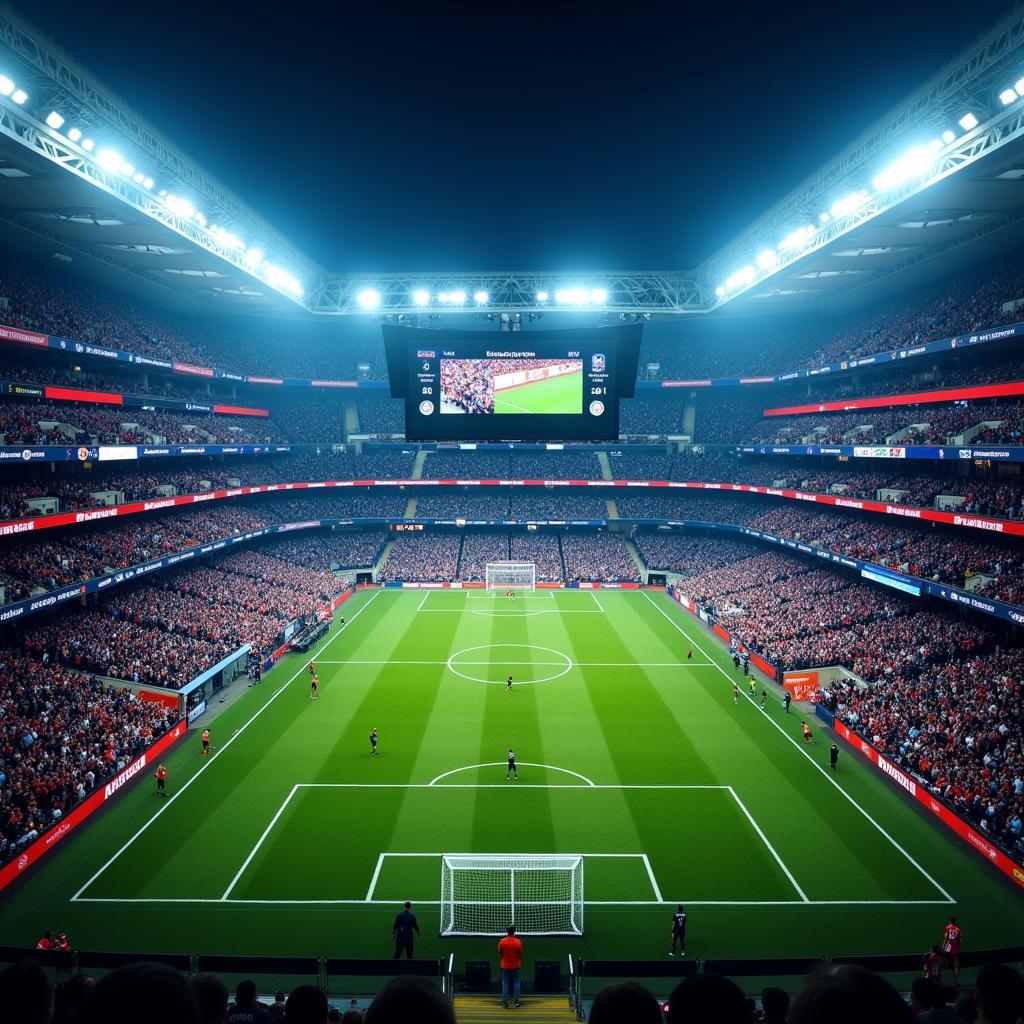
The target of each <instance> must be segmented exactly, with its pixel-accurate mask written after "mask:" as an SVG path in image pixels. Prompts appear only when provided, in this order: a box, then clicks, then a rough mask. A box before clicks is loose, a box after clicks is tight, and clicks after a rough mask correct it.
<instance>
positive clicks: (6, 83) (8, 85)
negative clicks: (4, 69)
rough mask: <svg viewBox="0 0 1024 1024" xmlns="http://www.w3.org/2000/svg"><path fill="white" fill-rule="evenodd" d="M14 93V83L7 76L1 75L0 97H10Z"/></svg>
mask: <svg viewBox="0 0 1024 1024" xmlns="http://www.w3.org/2000/svg"><path fill="white" fill-rule="evenodd" d="M12 92H14V83H13V82H12V81H11V80H10V79H9V78H8V77H7V76H6V75H0V96H10V95H11V93H12Z"/></svg>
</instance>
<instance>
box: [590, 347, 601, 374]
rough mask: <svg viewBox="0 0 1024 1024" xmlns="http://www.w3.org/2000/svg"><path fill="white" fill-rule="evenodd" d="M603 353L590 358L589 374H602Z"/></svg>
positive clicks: (596, 353) (597, 353)
mask: <svg viewBox="0 0 1024 1024" xmlns="http://www.w3.org/2000/svg"><path fill="white" fill-rule="evenodd" d="M604 367H605V362H604V353H602V352H595V353H594V354H593V355H592V356H591V357H590V372H591V373H604Z"/></svg>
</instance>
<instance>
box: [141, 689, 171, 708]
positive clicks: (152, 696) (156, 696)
mask: <svg viewBox="0 0 1024 1024" xmlns="http://www.w3.org/2000/svg"><path fill="white" fill-rule="evenodd" d="M135 696H136V697H138V698H139V700H144V701H146V702H147V703H148V704H162V705H163V706H164V707H165V708H170V709H171V710H172V711H177V710H178V705H179V704H180V703H181V697H180V696H178V694H177V693H174V692H168V691H167V690H136V691H135Z"/></svg>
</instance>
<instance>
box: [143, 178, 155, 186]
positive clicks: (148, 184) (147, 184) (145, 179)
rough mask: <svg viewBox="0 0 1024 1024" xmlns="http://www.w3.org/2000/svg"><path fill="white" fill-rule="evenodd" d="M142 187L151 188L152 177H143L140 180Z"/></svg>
mask: <svg viewBox="0 0 1024 1024" xmlns="http://www.w3.org/2000/svg"><path fill="white" fill-rule="evenodd" d="M142 187H143V188H152V187H153V179H152V178H144V179H143V181H142Z"/></svg>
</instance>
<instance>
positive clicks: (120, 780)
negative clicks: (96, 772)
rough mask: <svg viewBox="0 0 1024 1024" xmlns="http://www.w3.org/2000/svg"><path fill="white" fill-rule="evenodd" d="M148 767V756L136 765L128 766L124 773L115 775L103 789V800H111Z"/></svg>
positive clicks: (140, 759)
mask: <svg viewBox="0 0 1024 1024" xmlns="http://www.w3.org/2000/svg"><path fill="white" fill-rule="evenodd" d="M145 767H146V755H145V754H143V755H142V757H140V758H139V759H138V761H136V762H135V763H134V764H130V765H128V767H127V768H125V770H124V771H123V772H120V773H119V774H117V775H115V776H114V777H113V778H112V779H111V780H110V781H109V782H108V783H107V784H106V785H105V786H104V787H103V799H104V800H109V799H110V798H111V797H112V796H113V795H114V794H115V793H116V792H117V791H118V790H119V789H120V788H121V787H122V786H123V785H124V784H125V783H126V782H128V781H129V780H130V779H133V778H134V777H135V776H136V775H138V774H139V772H141V771H142V769H143V768H145Z"/></svg>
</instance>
